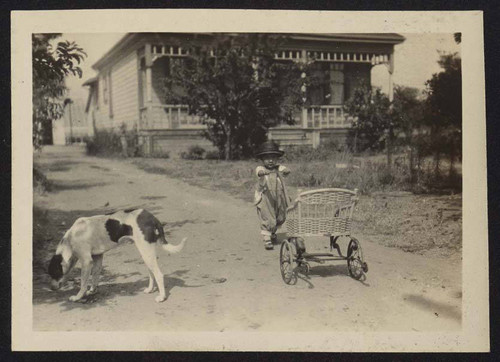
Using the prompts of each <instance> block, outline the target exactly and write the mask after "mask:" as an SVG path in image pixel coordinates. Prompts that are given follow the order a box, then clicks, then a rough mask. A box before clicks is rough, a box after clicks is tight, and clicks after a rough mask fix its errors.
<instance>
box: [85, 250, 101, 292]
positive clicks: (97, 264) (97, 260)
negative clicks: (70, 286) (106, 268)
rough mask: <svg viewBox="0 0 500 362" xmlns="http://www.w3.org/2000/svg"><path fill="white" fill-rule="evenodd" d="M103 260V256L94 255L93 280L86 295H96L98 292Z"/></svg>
mask: <svg viewBox="0 0 500 362" xmlns="http://www.w3.org/2000/svg"><path fill="white" fill-rule="evenodd" d="M102 259H103V254H99V255H92V260H93V261H94V265H93V266H92V272H91V274H92V279H91V283H90V289H89V290H88V291H86V292H85V294H86V295H90V294H95V293H96V292H97V285H98V284H99V276H100V275H101V270H102Z"/></svg>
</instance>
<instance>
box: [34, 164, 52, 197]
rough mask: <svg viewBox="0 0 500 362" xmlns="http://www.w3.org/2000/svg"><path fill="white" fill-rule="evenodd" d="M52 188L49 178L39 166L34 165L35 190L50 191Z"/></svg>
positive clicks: (40, 191) (39, 191)
mask: <svg viewBox="0 0 500 362" xmlns="http://www.w3.org/2000/svg"><path fill="white" fill-rule="evenodd" d="M51 188H52V184H51V182H50V181H49V180H48V179H47V176H45V175H44V174H43V172H42V170H40V169H39V168H38V167H37V166H33V190H34V191H35V192H37V193H39V194H43V193H45V192H47V191H50V190H51Z"/></svg>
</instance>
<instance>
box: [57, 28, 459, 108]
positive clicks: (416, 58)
mask: <svg viewBox="0 0 500 362" xmlns="http://www.w3.org/2000/svg"><path fill="white" fill-rule="evenodd" d="M400 34H401V35H403V36H404V37H405V38H406V40H405V41H404V42H403V43H402V44H399V45H396V46H395V53H394V54H395V55H394V75H393V81H394V84H396V85H404V86H409V87H414V88H418V89H422V90H423V89H424V88H425V82H426V81H427V80H428V79H430V78H431V77H432V74H434V73H437V72H439V71H440V68H439V65H438V64H437V61H438V59H439V51H441V52H445V53H455V52H457V53H459V54H460V45H458V44H456V43H455V41H454V39H453V34H429V33H425V34H423V33H422V34H406V33H400ZM123 35H125V34H124V33H99V34H97V33H86V34H72V33H65V34H63V35H62V36H61V37H60V38H58V39H57V40H70V41H75V42H76V43H77V44H78V45H79V46H80V47H82V48H83V49H84V50H85V52H86V53H87V55H88V57H87V58H86V59H85V61H84V62H83V64H82V65H81V68H82V70H83V77H82V78H81V79H79V78H78V77H69V78H68V79H67V80H66V85H67V86H68V88H69V90H70V91H69V94H68V96H69V97H71V98H73V99H74V100H79V99H80V100H82V101H85V100H86V98H87V94H88V90H87V87H83V86H82V84H83V82H84V81H85V80H87V79H89V78H92V77H94V76H95V75H96V72H95V71H94V70H93V69H92V65H93V64H94V63H95V62H96V61H97V60H98V59H99V58H101V56H102V55H104V53H106V52H107V51H108V50H109V49H111V47H112V46H113V45H114V44H116V42H117V41H118V40H119V39H121V37H122V36H123ZM388 84H389V78H388V72H387V67H386V66H385V65H378V66H375V67H374V68H373V69H372V85H374V86H378V87H381V88H382V90H383V91H387V88H388Z"/></svg>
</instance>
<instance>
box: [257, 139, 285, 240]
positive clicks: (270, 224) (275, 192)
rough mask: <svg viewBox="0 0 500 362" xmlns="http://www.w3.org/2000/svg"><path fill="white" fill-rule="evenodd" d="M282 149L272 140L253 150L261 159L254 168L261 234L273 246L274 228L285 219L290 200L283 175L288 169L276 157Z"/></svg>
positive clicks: (281, 153)
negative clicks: (255, 150) (257, 179)
mask: <svg viewBox="0 0 500 362" xmlns="http://www.w3.org/2000/svg"><path fill="white" fill-rule="evenodd" d="M283 154H284V152H283V151H281V150H280V149H279V146H278V145H277V144H276V143H274V142H265V143H264V144H263V145H262V147H261V149H260V151H259V152H258V153H257V154H256V156H257V157H258V158H260V159H261V160H262V164H263V165H262V166H258V167H257V168H256V169H255V173H256V174H257V176H258V177H259V181H258V183H257V187H256V191H255V203H254V204H255V206H257V215H258V216H259V219H260V221H261V226H260V228H261V232H260V233H261V235H262V238H263V241H264V246H265V248H266V249H267V250H272V249H273V248H274V247H273V241H276V230H277V229H278V227H279V226H280V225H282V224H283V223H284V222H285V220H286V211H287V208H288V205H289V203H290V199H289V198H288V194H287V192H286V187H285V182H284V181H283V177H282V176H286V175H288V174H289V173H290V170H289V169H288V168H286V167H285V166H283V165H280V164H279V162H278V160H279V158H280V157H281V156H283Z"/></svg>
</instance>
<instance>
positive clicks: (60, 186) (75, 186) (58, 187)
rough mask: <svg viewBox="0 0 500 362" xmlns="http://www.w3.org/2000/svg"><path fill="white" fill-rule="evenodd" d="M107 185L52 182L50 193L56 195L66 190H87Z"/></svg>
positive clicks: (100, 183) (99, 183)
mask: <svg viewBox="0 0 500 362" xmlns="http://www.w3.org/2000/svg"><path fill="white" fill-rule="evenodd" d="M106 185H109V183H107V182H65V181H60V180H59V181H52V188H51V192H53V193H57V192H60V191H68V190H87V189H91V188H93V187H99V186H106Z"/></svg>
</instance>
